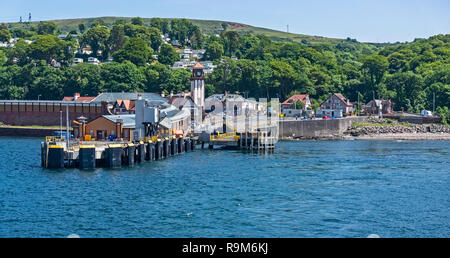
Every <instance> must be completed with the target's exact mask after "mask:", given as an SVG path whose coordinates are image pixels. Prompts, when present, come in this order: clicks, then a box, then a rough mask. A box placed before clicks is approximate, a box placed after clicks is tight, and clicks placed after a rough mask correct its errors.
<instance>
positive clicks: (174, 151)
mask: <svg viewBox="0 0 450 258" xmlns="http://www.w3.org/2000/svg"><path fill="white" fill-rule="evenodd" d="M176 154H177V139H176V138H175V136H174V137H172V139H171V140H170V155H172V156H174V155H176Z"/></svg>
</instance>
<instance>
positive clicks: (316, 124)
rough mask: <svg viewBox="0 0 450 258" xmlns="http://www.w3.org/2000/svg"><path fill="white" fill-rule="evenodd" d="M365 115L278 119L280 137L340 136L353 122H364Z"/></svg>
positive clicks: (312, 137) (311, 137)
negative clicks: (313, 118)
mask: <svg viewBox="0 0 450 258" xmlns="http://www.w3.org/2000/svg"><path fill="white" fill-rule="evenodd" d="M366 119H367V117H365V116H359V117H356V116H354V117H345V118H337V119H320V120H288V121H280V128H279V130H280V135H279V136H280V138H282V139H283V138H305V139H314V138H333V137H337V136H342V135H343V133H344V132H345V131H346V130H347V129H348V128H349V127H350V126H351V125H352V123H353V122H364V121H365V120H366Z"/></svg>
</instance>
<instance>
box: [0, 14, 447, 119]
mask: <svg viewBox="0 0 450 258" xmlns="http://www.w3.org/2000/svg"><path fill="white" fill-rule="evenodd" d="M106 20H107V18H105V21H106ZM144 21H145V23H146V24H149V26H145V25H144ZM169 21H170V24H169ZM107 22H108V24H105V22H103V21H102V20H95V21H94V20H93V19H91V20H87V21H85V22H84V23H81V24H80V26H79V27H78V30H79V31H80V32H81V33H83V32H84V30H85V28H84V24H88V25H89V24H91V26H90V28H89V29H88V30H87V31H85V32H84V33H83V35H81V36H80V37H78V40H79V43H80V45H81V47H88V46H89V47H90V48H91V49H92V50H93V51H94V53H93V54H92V55H93V56H96V53H97V50H102V58H103V59H105V58H106V57H108V56H111V55H112V56H114V60H115V61H116V62H112V63H110V64H102V65H100V66H95V65H90V64H78V65H76V66H72V67H69V66H68V65H69V64H70V63H71V61H72V58H73V52H74V50H75V49H77V48H79V46H78V45H77V44H78V42H77V40H76V39H75V38H74V37H71V36H68V37H67V38H66V40H64V41H63V40H60V39H59V38H58V37H56V36H53V35H51V34H54V33H59V32H58V30H59V29H58V28H57V27H55V26H53V24H52V23H47V22H42V23H40V24H39V23H38V24H37V26H33V25H29V26H27V27H24V26H22V27H14V28H13V29H11V30H9V27H8V26H0V41H2V40H7V39H9V38H10V37H11V36H13V37H21V38H25V39H29V40H35V42H33V43H32V44H28V43H25V42H24V41H23V40H19V41H18V42H16V43H15V46H14V47H13V48H4V49H2V50H0V97H1V98H7V99H11V98H13V99H23V98H36V96H37V95H38V94H41V95H46V97H47V98H49V99H50V98H51V99H61V98H62V97H63V96H64V95H72V94H73V93H74V92H80V93H81V94H82V95H96V94H97V93H98V92H100V91H150V92H158V93H160V92H161V91H166V92H170V91H174V92H176V91H180V90H186V89H189V77H190V72H189V71H188V70H182V69H171V68H169V66H170V65H172V64H173V63H174V62H175V61H177V60H179V54H178V53H177V52H176V50H175V49H174V48H173V47H172V46H170V45H168V44H164V43H163V42H162V40H161V33H168V34H169V36H170V37H171V39H173V40H178V42H179V43H180V44H181V45H182V47H186V46H190V47H192V48H194V49H205V50H206V53H205V56H204V58H203V59H204V60H210V61H214V63H215V65H217V68H216V69H215V70H214V72H213V73H212V74H209V75H208V76H207V85H206V95H210V94H213V93H223V92H224V91H229V92H240V93H241V94H244V95H245V96H250V97H256V98H259V97H264V98H272V97H279V98H280V100H281V101H284V100H285V99H286V98H287V97H288V96H289V95H291V94H293V93H294V92H296V93H303V94H310V97H311V98H312V103H313V107H314V108H317V107H318V106H319V104H320V102H321V101H323V100H324V99H325V98H326V97H327V96H329V94H331V93H334V92H340V93H342V94H343V95H344V96H346V97H347V98H349V99H350V100H351V101H352V102H356V101H357V99H358V97H359V100H360V101H361V103H367V102H368V101H370V100H371V99H372V98H374V97H375V98H386V99H391V100H392V101H393V102H394V109H395V110H401V109H402V108H403V109H404V110H405V111H411V112H420V111H421V110H422V109H428V110H432V109H433V99H435V105H434V109H435V110H436V111H438V112H440V113H441V114H442V115H443V116H445V117H447V115H446V114H448V108H449V107H450V64H449V58H450V35H437V36H433V37H430V38H428V39H417V40H415V41H414V42H411V43H404V44H402V43H396V44H367V43H360V42H358V41H357V40H355V39H351V38H348V39H346V40H337V39H336V40H334V41H330V40H329V41H327V40H323V41H320V42H319V41H317V40H316V39H315V38H313V37H310V38H307V37H303V38H299V39H296V40H295V42H294V40H292V42H286V40H285V39H282V38H281V37H278V36H279V35H278V34H277V36H276V37H278V41H273V39H274V37H275V36H274V35H275V34H276V33H275V34H273V35H272V36H271V38H269V37H268V36H265V35H252V34H248V33H245V32H242V31H239V33H237V32H235V31H233V27H232V26H229V24H227V23H224V24H223V25H224V26H218V31H219V32H217V31H215V32H214V33H221V36H220V37H217V36H215V35H209V36H208V35H205V34H203V33H205V32H204V31H201V30H200V28H202V27H201V26H200V27H199V26H197V25H194V23H192V22H191V21H189V20H187V19H161V18H153V19H151V20H146V19H140V18H134V19H133V20H132V22H131V23H130V22H127V21H126V20H123V19H122V20H116V21H115V22H114V21H111V20H107ZM195 24H200V25H201V24H202V23H199V22H196V23H195ZM219 25H220V24H219ZM108 26H109V28H111V30H110V29H109V28H108ZM202 26H204V25H202ZM61 30H62V31H65V32H67V31H70V30H64V29H63V28H61ZM259 32H260V31H259V30H255V32H254V33H259ZM72 33H73V32H72ZM37 34H45V35H37ZM266 35H267V34H266ZM282 40H284V41H282ZM297 42H298V43H297ZM153 53H154V54H157V55H158V62H152V60H153V58H152V54H153ZM232 56H236V57H237V58H238V60H233V59H231V58H230V57H232ZM81 57H83V58H85V59H86V58H87V57H88V56H86V55H84V56H81ZM53 59H54V60H56V61H58V62H60V63H61V64H62V67H61V68H54V67H51V66H49V64H50V62H51V61H52V60H53ZM40 60H45V62H41V61H40ZM147 63H152V64H151V65H147ZM39 91H42V92H39ZM50 91H51V92H50ZM47 92H49V94H46V93H47Z"/></svg>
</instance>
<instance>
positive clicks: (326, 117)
mask: <svg viewBox="0 0 450 258" xmlns="http://www.w3.org/2000/svg"><path fill="white" fill-rule="evenodd" d="M322 119H330V117H328V116H324V117H322Z"/></svg>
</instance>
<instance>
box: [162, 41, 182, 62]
mask: <svg viewBox="0 0 450 258" xmlns="http://www.w3.org/2000/svg"><path fill="white" fill-rule="evenodd" d="M179 59H180V58H179V56H178V53H177V51H176V50H175V49H174V48H173V47H172V46H170V45H168V44H164V45H162V46H161V50H160V51H159V54H158V61H159V62H160V63H161V64H165V65H172V64H173V63H174V62H176V61H178V60H179Z"/></svg>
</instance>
